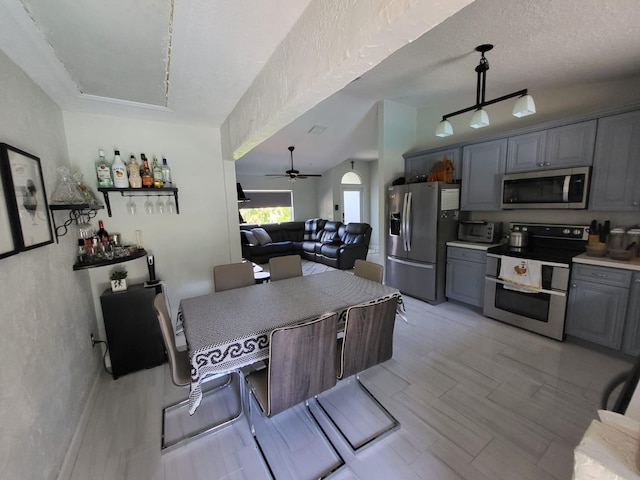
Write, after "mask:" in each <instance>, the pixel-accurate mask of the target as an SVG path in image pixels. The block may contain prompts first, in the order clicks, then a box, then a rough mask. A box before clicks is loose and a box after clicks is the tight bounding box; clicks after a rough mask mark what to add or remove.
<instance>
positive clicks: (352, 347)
mask: <svg viewBox="0 0 640 480" xmlns="http://www.w3.org/2000/svg"><path fill="white" fill-rule="evenodd" d="M397 304H398V298H397V297H395V296H394V297H391V298H386V299H384V300H380V301H378V302H375V303H371V304H366V305H356V306H353V307H350V308H348V309H347V313H346V317H345V326H344V336H343V337H342V338H339V339H338V342H337V343H338V345H337V355H338V360H337V371H336V376H337V378H338V379H345V378H348V377H351V376H355V379H356V383H357V384H358V385H359V387H360V388H361V389H362V390H363V391H364V392H365V394H366V396H367V397H368V398H370V399H371V400H372V401H373V402H374V404H375V405H377V406H378V408H379V409H380V410H381V411H382V412H383V413H384V415H385V416H386V417H387V419H388V424H387V425H386V426H385V427H384V428H382V429H381V430H380V431H378V432H376V433H375V434H373V435H370V436H369V437H368V438H365V439H363V440H360V441H357V442H353V441H352V440H351V439H349V438H348V436H347V435H346V434H345V428H344V427H343V428H341V427H340V425H339V424H338V422H337V420H336V419H335V418H334V416H332V415H331V414H330V412H329V410H328V409H327V408H326V407H325V405H323V400H322V397H320V396H317V397H316V401H317V402H318V405H320V407H321V409H322V411H323V412H324V413H325V414H326V415H327V417H329V419H330V420H331V422H332V423H333V424H334V425H335V427H336V428H337V429H338V431H339V432H340V433H341V435H342V436H343V437H344V439H345V440H346V441H347V442H348V443H349V445H350V446H351V448H352V449H353V450H354V451H357V450H359V449H360V448H362V447H364V446H366V445H369V444H371V442H373V441H374V440H376V439H378V438H380V437H381V436H382V435H385V434H387V433H390V432H392V431H394V430H396V429H397V428H399V427H400V422H398V420H396V418H395V417H394V416H393V415H391V413H390V412H389V411H388V410H387V409H386V408H385V407H384V406H383V405H382V404H381V403H380V402H379V401H378V400H377V399H376V398H375V397H374V396H373V394H372V393H371V392H370V391H369V390H368V389H367V388H366V387H365V386H364V385H363V384H362V382H361V381H360V376H359V374H360V373H361V372H363V371H365V370H367V369H369V368H371V367H373V366H375V365H378V364H380V363H382V362H385V361H387V360H389V359H390V358H391V357H392V355H393V329H394V325H395V316H396V308H397ZM336 416H337V415H336ZM340 417H341V418H344V415H340Z"/></svg>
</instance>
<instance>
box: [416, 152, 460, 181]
mask: <svg viewBox="0 0 640 480" xmlns="http://www.w3.org/2000/svg"><path fill="white" fill-rule="evenodd" d="M444 158H448V159H449V160H451V161H452V162H453V180H460V179H461V178H462V162H461V154H460V148H450V149H448V150H439V151H437V152H432V153H427V154H418V155H416V156H413V157H410V156H407V157H405V162H404V176H405V178H406V180H407V182H409V183H411V182H416V181H422V182H424V181H425V179H424V178H421V177H422V176H423V175H424V176H425V177H426V176H427V175H428V174H429V172H431V169H432V168H433V166H434V165H435V164H436V162H439V161H441V160H443V159H444ZM416 177H418V178H416Z"/></svg>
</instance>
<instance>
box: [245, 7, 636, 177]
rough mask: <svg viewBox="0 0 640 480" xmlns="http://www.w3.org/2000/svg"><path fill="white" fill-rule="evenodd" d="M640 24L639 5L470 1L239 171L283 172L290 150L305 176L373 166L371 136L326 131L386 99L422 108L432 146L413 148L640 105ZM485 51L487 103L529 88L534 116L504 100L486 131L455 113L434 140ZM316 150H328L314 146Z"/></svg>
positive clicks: (460, 104) (472, 87) (467, 102)
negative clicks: (316, 129)
mask: <svg viewBox="0 0 640 480" xmlns="http://www.w3.org/2000/svg"><path fill="white" fill-rule="evenodd" d="M639 25H640V3H639V2H638V0H610V1H607V2H602V1H600V0H562V1H560V0H553V1H552V0H509V1H504V0H476V1H475V2H473V3H471V4H470V5H468V6H467V7H465V8H464V9H462V10H461V11H460V12H458V13H457V14H455V15H453V16H451V17H449V18H448V19H447V20H445V21H444V22H442V23H441V24H439V25H437V26H436V27H435V28H433V29H432V30H430V31H429V32H427V33H425V34H424V35H423V36H422V37H420V38H419V39H417V40H416V41H414V42H412V43H410V44H408V45H406V46H405V47H403V48H401V49H400V50H398V51H396V52H395V53H393V54H392V55H391V56H389V57H388V58H387V59H386V60H384V61H382V62H381V63H380V64H379V65H377V66H375V67H373V68H372V69H371V70H369V71H368V72H367V73H365V74H364V75H362V76H361V78H360V79H359V80H358V81H355V82H352V83H350V84H349V85H347V86H346V87H345V88H344V89H343V90H342V91H341V92H339V96H337V95H335V96H334V97H332V98H329V99H327V100H325V102H323V104H320V105H319V106H318V107H317V108H314V109H312V110H311V111H309V112H307V113H306V114H305V115H304V116H302V117H300V118H299V119H297V120H296V121H295V122H294V123H292V124H291V125H289V126H288V127H285V128H284V129H282V130H281V131H280V132H278V133H277V134H276V135H274V136H273V137H272V138H270V139H268V140H266V141H265V142H264V143H262V144H261V145H259V146H258V147H256V148H255V149H254V150H253V151H251V152H249V153H248V154H246V155H245V156H244V157H243V158H241V159H240V160H239V161H238V162H237V164H236V171H237V172H239V173H242V174H261V173H266V172H268V171H272V170H274V169H276V171H277V169H280V170H284V166H286V160H287V156H286V154H287V152H286V146H287V145H288V144H295V145H296V154H297V157H296V158H297V160H296V162H297V164H298V167H299V168H300V169H304V171H306V172H308V173H321V172H322V169H323V167H324V166H326V165H329V164H331V165H330V166H334V165H336V164H338V163H341V162H342V161H344V160H347V159H368V158H371V156H372V155H373V156H374V158H376V157H375V150H374V151H373V152H372V150H371V143H370V142H371V138H366V137H354V136H350V135H347V136H345V135H344V134H343V132H342V131H341V130H338V129H332V128H331V126H332V125H333V122H336V121H339V119H340V117H341V115H344V114H349V115H352V116H353V111H351V109H354V108H356V107H355V106H356V105H358V107H357V111H358V112H368V111H369V108H371V107H372V106H373V105H374V103H375V102H376V101H377V100H382V99H389V100H394V101H396V102H399V103H403V104H406V105H409V106H414V107H422V108H423V109H424V110H421V113H422V117H421V121H422V122H423V123H425V124H427V125H429V127H428V129H429V130H428V131H425V132H420V133H421V134H422V137H423V138H428V139H431V140H428V141H426V142H425V141H422V143H420V142H419V143H418V144H417V145H416V149H425V148H432V147H436V146H439V145H445V144H447V143H448V144H451V143H455V142H459V141H466V140H467V139H470V138H474V137H475V138H478V137H479V136H483V135H490V134H492V133H495V132H496V131H498V130H500V129H502V130H508V129H516V128H519V127H522V126H526V125H531V124H535V123H541V122H543V121H548V120H555V119H558V118H562V117H566V116H570V115H579V114H584V113H587V112H593V111H594V110H598V109H603V108H609V107H614V106H617V105H625V104H631V103H635V102H640V87H639V85H640V61H639V60H638V58H640V27H639ZM483 43H492V44H494V49H493V50H491V51H490V52H488V53H487V58H488V59H489V64H490V70H489V72H488V73H487V91H486V98H487V100H489V99H493V98H497V97H500V96H502V95H505V94H508V93H511V92H514V91H517V90H521V89H523V88H528V89H529V93H530V94H532V95H533V96H534V98H535V100H536V105H537V109H538V113H537V114H536V115H532V116H530V117H526V118H525V119H515V118H514V117H513V116H511V108H513V104H512V103H510V102H502V103H500V104H496V105H493V106H491V107H488V109H487V110H488V111H489V115H490V118H491V126H490V127H487V128H483V129H482V130H473V129H471V128H470V127H469V120H470V117H471V113H469V114H466V115H460V116H459V117H453V118H452V119H450V120H451V122H452V123H453V125H454V131H455V135H454V136H453V137H447V138H445V139H439V138H437V137H435V135H434V133H435V128H436V125H437V122H438V121H439V120H440V119H441V117H442V115H444V114H446V113H449V112H453V111H456V110H459V109H462V108H466V107H469V106H471V105H473V104H474V103H475V94H476V74H475V71H474V68H475V67H476V65H477V64H478V61H479V59H480V54H479V53H478V52H476V51H475V47H476V46H478V45H480V44H483ZM344 98H349V99H350V102H349V103H348V106H347V104H345V103H344V101H343V99H344ZM358 101H359V102H358ZM325 104H326V105H325ZM329 104H333V108H327V105H329ZM365 115H366V114H365V113H361V114H360V116H359V117H357V116H356V117H357V118H352V119H351V120H352V121H353V122H356V121H357V122H359V124H360V128H361V129H362V130H365V131H370V132H373V133H372V135H373V141H374V144H375V142H376V139H377V137H376V127H377V126H376V124H375V123H374V124H372V125H369V126H367V124H366V122H375V117H373V116H371V115H369V116H368V117H365ZM429 122H430V123H429ZM314 124H324V125H327V126H328V127H329V128H327V130H326V131H325V133H323V134H322V135H321V136H320V138H318V137H317V136H312V135H307V134H304V133H303V132H306V131H308V129H309V128H311V126H312V125H314ZM432 132H433V133H432ZM322 142H324V145H325V147H318V144H321V143H322ZM366 142H369V143H366ZM329 145H330V146H331V147H328V146H329ZM336 145H338V146H339V147H335V146H336ZM376 145H377V144H376ZM373 148H374V149H375V148H376V147H375V146H374V147H373ZM329 149H330V151H329ZM274 151H279V152H281V153H280V154H279V155H274V154H273V153H272V152H274ZM326 153H330V154H332V155H335V156H333V157H327V155H326Z"/></svg>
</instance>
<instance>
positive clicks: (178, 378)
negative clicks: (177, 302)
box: [153, 293, 242, 453]
mask: <svg viewBox="0 0 640 480" xmlns="http://www.w3.org/2000/svg"><path fill="white" fill-rule="evenodd" d="M153 308H154V309H155V311H156V314H157V316H158V323H159V324H160V330H161V332H162V339H163V340H164V345H165V348H166V349H167V356H168V357H169V369H170V372H171V380H172V381H173V383H174V384H175V385H176V386H178V387H186V386H189V385H190V384H191V364H190V363H189V355H188V354H187V352H186V351H181V350H178V348H177V345H176V338H175V335H174V333H173V327H172V325H171V317H170V315H169V312H168V310H167V304H166V300H165V297H164V294H162V293H160V294H158V295H156V298H155V299H154V301H153ZM235 374H236V376H237V377H238V379H239V381H240V383H241V382H242V379H241V377H240V373H239V372H235ZM231 380H232V376H231V375H229V376H228V380H227V382H225V383H223V384H222V385H220V386H219V387H216V388H214V389H211V390H208V391H206V392H205V393H204V395H207V396H208V395H210V394H213V393H214V392H217V391H218V390H220V389H222V388H226V387H228V386H230V385H231ZM241 390H242V389H240V391H241ZM188 403H189V399H186V400H182V401H180V402H177V403H174V404H172V405H169V406H168V407H165V408H163V409H162V452H163V453H165V452H167V451H169V450H172V449H174V448H176V447H179V446H181V445H184V444H186V443H187V442H189V441H191V440H194V439H196V438H199V437H201V436H203V435H206V434H208V433H211V432H213V431H215V430H218V429H219V428H221V427H223V426H225V425H228V424H229V423H231V422H232V421H234V420H236V419H237V418H238V417H240V415H241V414H242V403H241V401H240V402H238V403H239V409H238V414H237V415H236V416H233V417H231V418H229V419H228V420H225V421H223V422H218V423H216V424H213V425H206V426H202V427H199V428H198V429H197V431H195V432H192V433H190V434H189V435H188V436H186V437H183V438H180V439H178V440H174V441H165V425H166V419H167V414H171V412H172V411H175V410H177V409H181V408H182V409H184V410H185V412H184V413H185V414H186V415H188V414H189V412H188V408H187V406H188Z"/></svg>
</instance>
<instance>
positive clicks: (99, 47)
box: [0, 0, 640, 174]
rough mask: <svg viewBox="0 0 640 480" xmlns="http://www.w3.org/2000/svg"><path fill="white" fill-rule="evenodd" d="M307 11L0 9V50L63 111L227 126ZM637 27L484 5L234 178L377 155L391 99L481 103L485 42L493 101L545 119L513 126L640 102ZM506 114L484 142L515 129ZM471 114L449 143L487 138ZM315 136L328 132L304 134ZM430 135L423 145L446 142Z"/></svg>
mask: <svg viewBox="0 0 640 480" xmlns="http://www.w3.org/2000/svg"><path fill="white" fill-rule="evenodd" d="M311 1H312V0H271V1H268V2H262V1H256V0H215V1H209V0H135V1H130V0H115V1H113V2H104V1H103V0H83V1H81V2H77V1H72V0H57V1H55V2H52V1H51V0H22V1H21V0H0V49H2V50H3V51H4V52H5V53H6V54H7V55H8V56H9V57H10V58H11V59H12V60H13V61H14V62H16V63H17V64H18V65H19V66H21V68H23V69H24V70H25V71H26V72H27V74H29V75H30V76H31V77H32V78H33V79H34V81H36V82H37V83H38V84H39V85H40V86H41V87H42V88H43V89H44V90H45V91H46V92H47V93H48V94H49V95H50V96H51V97H52V98H53V99H54V100H55V101H56V102H58V104H59V105H60V106H61V107H62V108H63V109H66V110H72V111H73V110H76V111H91V112H97V113H108V114H115V115H128V116H139V117H143V118H156V119H160V120H169V121H176V122H187V123H198V124H208V125H211V126H220V125H221V124H222V123H223V122H224V121H225V119H226V118H227V117H228V116H229V114H230V112H231V111H232V110H233V108H234V107H235V106H236V105H237V104H238V101H239V100H240V98H241V97H242V95H243V94H244V93H245V92H246V91H247V89H248V88H249V87H250V85H251V84H252V82H253V81H254V80H255V78H256V76H257V75H258V73H259V72H260V71H261V70H262V68H263V66H264V65H265V64H266V63H267V62H268V61H269V59H270V58H271V56H272V54H273V53H274V51H275V50H276V49H277V48H278V46H279V45H280V44H281V42H282V41H283V39H284V38H285V36H286V35H287V34H288V32H289V31H290V30H291V29H292V27H293V26H294V25H295V23H296V22H297V20H298V19H299V17H300V16H301V14H302V13H303V12H304V10H305V9H306V8H307V6H308V5H309V4H310V3H311ZM314 1H323V0H314ZM335 1H339V0H335ZM345 1H346V0H345ZM372 3H375V2H372ZM362 5H363V4H358V6H359V7H362V8H364V7H363V6H362ZM638 25H640V4H639V3H638V0H607V1H606V2H603V1H601V0H509V1H505V0H476V1H475V2H473V3H471V4H470V5H468V6H467V7H466V8H464V9H462V10H461V11H460V12H458V13H457V14H455V15H453V16H451V17H449V18H448V19H447V20H445V21H444V22H442V23H441V24H439V25H437V26H436V27H435V28H433V29H432V30H430V31H429V32H427V33H425V34H424V35H423V36H422V37H421V38H419V39H418V40H416V41H414V42H413V43H409V44H408V45H406V46H405V47H403V48H401V49H400V50H398V51H396V52H395V53H393V54H392V55H391V56H389V57H388V58H387V59H386V60H384V61H383V62H382V63H380V64H379V65H377V66H374V65H372V68H371V70H369V71H368V72H366V73H365V74H363V75H362V76H361V78H360V79H359V80H358V81H354V82H352V83H350V84H349V85H347V86H346V87H345V88H344V89H343V90H342V91H341V92H339V93H338V94H336V95H334V96H332V97H329V98H328V99H326V100H325V101H323V102H322V103H320V104H319V105H318V106H317V107H316V108H314V109H312V110H310V111H309V112H307V113H305V114H302V115H301V116H300V117H298V118H297V119H296V120H295V121H293V122H292V123H291V124H290V125H288V126H286V127H284V128H283V129H282V130H280V131H279V132H278V133H276V134H275V135H273V137H271V138H270V139H268V140H266V141H264V142H263V143H261V144H260V145H258V146H257V147H255V148H254V149H253V150H252V151H250V152H249V153H247V154H246V155H245V156H244V157H243V158H241V159H240V160H239V161H238V162H237V171H238V172H239V173H244V174H249V173H251V174H263V173H276V172H279V171H284V170H285V169H286V168H288V159H289V157H288V151H287V146H289V145H296V151H295V161H296V167H297V168H299V169H300V170H304V171H307V172H308V173H322V172H324V171H326V170H327V169H329V168H331V167H333V166H335V165H336V164H338V163H340V162H342V161H344V160H347V159H371V158H375V157H376V148H377V137H376V135H377V124H376V118H377V117H376V110H375V108H374V105H375V103H376V102H377V101H379V100H382V99H390V100H394V101H397V102H401V103H405V104H407V105H411V106H416V107H418V106H419V107H424V110H421V115H422V117H421V120H422V122H423V123H424V124H425V125H426V127H425V128H429V129H431V124H430V122H431V123H432V124H433V129H435V124H436V123H437V121H438V120H439V119H440V117H441V116H442V115H443V114H444V113H448V112H452V111H455V110H457V109H459V108H464V107H467V106H470V105H471V104H473V103H474V101H475V73H474V71H473V69H474V67H475V66H476V65H477V63H478V59H479V56H478V53H477V52H475V51H474V48H475V47H476V46H477V45H479V44H482V43H493V44H494V45H495V48H494V49H493V50H492V51H491V52H489V53H488V54H487V57H488V59H489V62H490V71H489V72H488V78H487V98H488V99H490V98H495V97H498V96H501V95H504V94H506V93H510V92H512V91H515V90H519V89H522V88H528V89H529V91H530V93H531V94H532V95H533V96H534V98H535V99H536V104H537V106H538V114H536V115H534V116H532V117H527V118H526V119H520V120H517V122H520V123H518V124H517V125H526V124H527V123H529V124H531V123H532V122H540V121H544V120H545V119H552V118H554V116H555V118H557V117H558V116H560V115H568V114H578V113H581V112H589V111H593V109H598V108H602V106H603V105H606V106H609V105H613V104H615V103H616V101H617V102H618V103H622V102H625V101H627V102H629V101H640V89H639V88H637V83H633V81H634V80H637V79H638V77H640V62H639V61H638V58H639V53H640V52H639V50H640V28H639V27H638ZM354 33H357V32H354ZM390 33H391V34H398V35H401V32H390ZM320 40H321V39H319V41H320ZM325 43H326V45H327V48H331V42H325ZM370 47H371V48H376V45H371V46H370ZM283 81H287V79H286V78H283ZM629 85H632V86H633V85H635V87H631V88H630V87H629ZM607 86H608V88H609V90H607V88H605V87H607ZM616 86H619V87H620V88H618V91H617V92H616V91H615V89H616ZM616 94H617V95H618V97H617V99H613V100H612V98H613V97H614V96H615V95H616ZM634 94H635V97H634V96H633V95H634ZM504 103H507V102H504ZM500 105H501V104H498V105H495V106H492V110H491V111H490V112H489V114H490V116H491V127H488V128H487V129H483V131H481V132H480V133H482V134H487V133H491V131H492V129H494V128H516V125H515V124H514V123H513V122H514V121H515V120H514V119H513V117H511V116H510V115H509V112H508V110H509V108H507V107H503V108H501V107H500ZM509 107H510V106H509ZM463 117H464V116H460V117H459V118H458V117H456V118H454V119H453V121H452V123H454V129H455V131H456V136H455V137H449V139H446V141H447V142H451V141H460V140H463V139H465V135H471V134H473V133H476V134H477V133H478V132H470V129H469V127H468V119H465V118H463ZM314 125H322V126H325V127H327V129H326V130H325V132H324V133H323V134H322V135H311V134H308V133H307V132H308V130H310V129H311V127H313V126H314ZM429 137H430V135H429ZM430 138H431V137H430ZM433 138H434V140H433V141H434V142H435V143H433V145H431V144H429V145H420V146H423V147H428V146H435V145H437V144H438V143H437V142H439V141H441V142H442V141H443V140H439V139H435V137H433ZM452 138H453V139H454V140H451V139H452Z"/></svg>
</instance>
